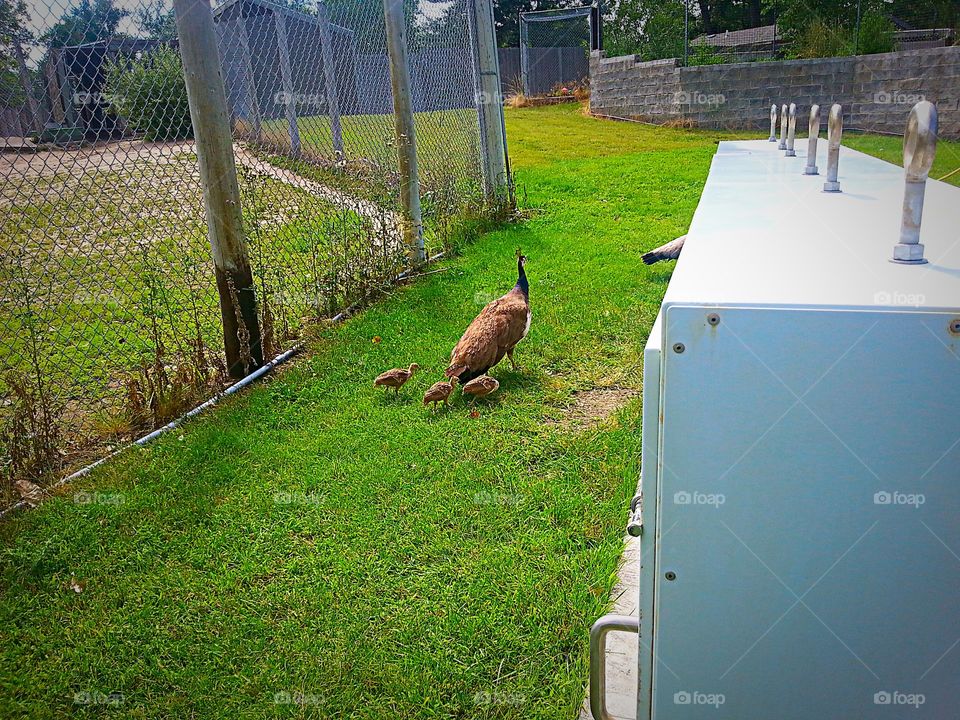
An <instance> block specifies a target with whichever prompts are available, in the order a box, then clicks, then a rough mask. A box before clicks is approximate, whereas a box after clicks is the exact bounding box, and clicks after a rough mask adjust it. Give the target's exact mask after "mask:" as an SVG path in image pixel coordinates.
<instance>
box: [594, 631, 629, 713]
mask: <svg viewBox="0 0 960 720" xmlns="http://www.w3.org/2000/svg"><path fill="white" fill-rule="evenodd" d="M613 631H619V632H632V633H638V634H639V633H640V619H639V618H635V617H632V616H630V615H604V616H603V617H602V618H600V619H599V620H597V621H596V622H595V623H594V624H593V627H592V628H590V714H591V715H593V718H594V720H613V717H612V716H611V715H610V713H608V712H607V634H608V633H610V632H613Z"/></svg>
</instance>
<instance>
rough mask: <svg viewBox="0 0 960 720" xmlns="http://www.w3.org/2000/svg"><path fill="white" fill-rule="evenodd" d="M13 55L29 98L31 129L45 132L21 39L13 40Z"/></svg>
mask: <svg viewBox="0 0 960 720" xmlns="http://www.w3.org/2000/svg"><path fill="white" fill-rule="evenodd" d="M13 55H14V57H15V58H16V61H17V71H18V73H19V75H20V84H21V85H22V86H23V92H24V93H25V94H26V96H27V108H28V109H29V110H30V122H31V124H32V125H33V127H32V128H31V129H32V130H33V131H34V132H36V133H41V132H43V118H42V117H40V106H39V105H38V104H37V98H36V97H34V94H33V81H32V80H31V79H30V71H29V70H28V69H27V59H26V57H25V56H24V53H23V46H22V45H20V39H19V38H14V39H13Z"/></svg>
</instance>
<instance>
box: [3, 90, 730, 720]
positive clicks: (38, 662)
mask: <svg viewBox="0 0 960 720" xmlns="http://www.w3.org/2000/svg"><path fill="white" fill-rule="evenodd" d="M507 122H508V134H509V137H510V146H511V155H512V160H513V166H514V169H515V171H516V176H517V181H518V183H519V184H520V186H521V187H522V188H523V192H525V194H526V197H527V203H528V205H529V206H530V207H532V208H533V210H532V212H530V214H529V218H528V219H527V220H526V221H524V222H521V223H518V224H515V225H512V226H508V227H504V228H502V229H499V230H497V231H495V232H492V233H489V234H487V235H485V236H483V237H482V238H481V239H480V240H479V241H478V242H477V243H475V244H473V245H471V246H469V247H467V248H466V249H465V251H464V253H463V255H462V256H460V257H458V258H456V259H454V260H451V261H448V262H445V263H444V264H443V265H442V266H441V267H440V268H438V269H440V270H442V272H438V273H436V274H432V275H429V276H427V277H424V278H421V279H420V280H419V281H417V282H416V283H414V284H412V285H409V286H407V287H405V288H403V289H401V290H398V291H397V292H395V293H394V294H393V295H391V296H390V297H388V298H387V299H385V300H384V301H383V302H380V303H379V304H377V305H375V306H373V307H371V308H370V309H368V310H366V311H365V312H363V313H362V314H361V315H359V316H357V317H355V318H353V319H351V320H350V321H348V322H347V323H345V324H344V325H342V326H339V327H337V328H330V329H327V330H325V331H324V332H322V333H321V334H320V336H319V337H318V338H317V340H316V344H315V347H314V348H313V350H312V352H311V353H310V354H309V356H307V357H304V358H303V359H301V360H300V361H298V362H297V363H296V365H295V366H294V367H292V368H290V369H288V370H286V371H285V372H283V373H281V374H279V375H278V376H276V377H274V378H273V379H271V380H270V381H269V382H266V383H263V384H261V385H259V386H257V387H256V388H254V389H253V390H251V391H249V392H246V393H244V394H243V395H242V396H241V397H238V398H234V399H232V400H230V401H228V402H226V403H225V404H224V406H223V407H222V408H221V409H220V410H218V411H217V412H215V413H211V414H209V415H207V416H205V417H203V418H201V419H199V420H197V421H194V422H191V423H189V424H188V425H187V426H186V427H185V428H183V429H182V430H180V431H178V432H175V433H172V434H168V435H166V436H165V437H164V438H163V439H161V440H160V441H158V442H156V443H155V444H153V445H151V446H150V447H148V448H145V449H140V450H136V451H130V452H128V453H126V454H125V455H123V456H121V457H120V458H118V459H116V460H114V461H111V462H110V463H108V464H107V465H106V466H105V467H103V468H101V469H100V470H98V471H97V472H95V473H94V474H93V475H92V476H90V477H88V478H86V479H84V480H82V481H80V482H78V483H75V484H74V486H73V487H71V488H70V489H68V490H66V491H65V492H64V494H63V496H62V497H60V498H55V499H52V500H50V501H48V502H46V503H45V504H44V505H42V506H41V507H40V508H39V509H37V510H34V511H31V512H28V513H21V514H18V515H16V516H15V517H13V518H11V519H9V520H7V521H5V522H3V523H0V716H2V717H4V718H16V717H30V718H50V717H67V716H70V717H75V716H79V717H88V716H90V717H92V716H95V715H102V714H104V713H108V712H113V713H116V714H117V715H122V716H124V717H138V718H168V717H192V718H238V717H251V718H260V717H324V718H326V717H345V718H389V719H392V718H404V719H405V720H407V719H411V718H438V719H439V718H488V717H489V718H511V719H512V718H516V719H518V720H519V719H520V718H523V719H524V720H528V719H531V718H550V719H554V718H572V717H574V716H575V713H576V711H577V708H578V706H579V705H580V703H581V701H582V698H583V688H584V684H585V682H586V676H587V672H586V664H587V636H588V629H589V627H590V624H591V623H592V622H593V621H594V620H595V619H596V618H597V617H598V616H599V615H600V614H602V613H603V612H604V610H605V608H606V607H607V597H608V593H609V590H610V588H611V586H612V582H613V578H614V573H615V570H616V564H617V557H618V555H619V553H620V550H621V547H622V540H621V539H622V535H623V528H624V522H625V510H626V507H627V502H628V499H629V498H630V496H631V494H632V492H633V490H634V487H635V485H636V481H637V475H638V472H639V457H640V440H639V425H640V420H639V418H640V401H639V400H633V401H631V402H630V403H628V404H627V405H626V406H624V407H623V408H621V409H620V411H619V412H618V413H617V414H616V415H615V416H614V417H612V418H607V419H605V420H603V421H601V422H600V423H599V424H598V425H595V426H591V427H588V428H586V429H582V428H576V427H571V426H568V425H567V424H565V423H564V422H563V420H564V417H565V413H566V412H567V410H568V409H569V408H570V407H571V406H572V405H574V404H575V402H576V392H577V391H578V390H584V389H590V388H597V387H622V388H631V389H637V388H639V387H640V384H641V369H642V368H641V357H642V355H641V352H642V348H643V345H644V342H645V340H646V336H647V334H648V332H649V329H650V326H651V324H652V322H653V319H654V317H655V313H656V310H657V307H658V305H659V302H660V300H661V297H662V294H663V292H664V289H665V287H666V283H667V281H668V279H669V275H670V272H671V268H670V267H662V266H655V267H652V268H648V267H645V266H644V265H643V264H642V263H641V262H640V259H639V258H640V255H641V254H642V253H643V252H644V251H645V250H648V249H650V248H652V247H654V246H656V245H658V244H660V243H662V242H664V241H666V240H669V239H671V238H673V237H676V236H677V235H679V234H681V233H683V232H684V231H685V230H686V228H687V226H688V223H689V222H690V219H691V217H692V215H693V212H694V209H695V208H696V205H697V202H698V199H699V195H700V192H701V189H702V186H703V183H704V180H705V178H706V175H707V170H708V168H709V164H710V160H711V157H712V156H713V154H714V151H715V142H716V140H717V138H718V137H720V135H718V134H717V133H711V132H699V131H698V132H690V131H679V130H665V129H655V128H651V127H648V126H644V125H636V124H628V123H613V122H606V121H602V120H594V119H588V118H585V117H583V116H582V115H581V114H580V113H579V112H578V110H577V109H575V108H571V107H570V106H552V107H543V108H536V109H526V110H516V111H509V112H508V116H507ZM517 247H521V248H522V249H523V251H524V253H525V254H526V255H527V256H528V257H529V259H530V260H529V264H528V268H527V269H528V274H529V276H530V281H531V303H532V306H533V314H534V319H533V326H532V329H531V332H530V336H529V337H528V338H527V339H526V340H525V341H524V342H523V343H522V344H521V345H520V347H519V348H518V351H517V359H518V361H519V362H520V364H521V370H520V371H518V372H514V371H512V370H510V369H509V366H508V365H506V366H502V367H499V368H497V369H496V370H495V371H494V372H493V374H494V375H495V376H496V377H498V378H499V380H500V382H501V389H500V391H499V393H498V394H497V395H496V396H494V397H493V398H492V399H491V400H490V401H489V402H483V401H481V402H480V403H478V408H479V417H477V418H471V417H470V415H469V411H468V406H467V405H465V404H464V402H463V401H462V400H461V399H460V398H459V396H458V398H457V399H456V400H455V401H454V402H453V404H452V407H451V408H450V409H449V410H447V411H441V412H439V413H436V414H433V413H431V412H429V411H427V410H425V409H424V408H422V407H421V406H420V402H419V397H420V394H421V393H422V392H423V390H424V389H425V388H426V386H427V385H428V384H429V383H431V382H433V381H434V380H436V379H438V378H439V377H440V375H441V372H442V370H443V368H444V367H445V365H446V359H447V357H448V354H449V351H450V348H451V347H452V346H453V344H454V343H455V342H456V340H457V339H458V337H459V335H460V333H461V332H462V330H463V328H464V327H465V326H466V324H467V323H468V322H469V321H470V319H471V318H472V317H473V316H474V315H475V314H476V313H477V312H478V311H479V310H480V308H481V307H482V304H483V303H484V302H486V301H487V300H488V299H489V298H490V297H491V296H495V295H497V294H499V293H501V292H503V291H505V290H507V289H508V288H509V287H510V286H511V285H512V284H513V282H514V278H515V261H514V251H515V249H516V248H517ZM409 362H418V363H419V364H420V365H421V366H422V367H423V368H424V370H423V372H422V374H421V375H419V376H417V377H415V378H414V380H412V381H411V383H410V384H409V385H408V387H407V388H405V389H404V390H403V392H402V393H401V395H400V397H399V398H397V399H394V398H391V397H385V396H383V395H382V394H381V393H380V392H377V391H375V390H374V388H372V387H371V380H372V378H373V377H374V376H375V375H376V374H377V373H378V372H379V371H381V370H383V369H385V368H388V367H392V366H396V365H400V364H405V363H409ZM81 490H83V491H89V492H93V493H99V495H96V496H94V499H97V500H100V502H94V503H76V502H73V501H72V493H74V492H77V491H81ZM117 500H122V503H118V502H115V501H117ZM73 584H76V585H77V587H82V592H79V593H78V592H75V591H74V590H73V589H72V588H71V585H73ZM112 692H115V693H121V694H122V698H123V700H122V705H121V706H120V707H119V708H109V707H102V706H96V705H85V704H77V703H75V702H74V697H75V694H76V693H100V694H102V695H103V696H105V695H108V694H109V693H112ZM278 693H280V695H279V696H278V695H277V694H278ZM283 693H291V694H294V695H296V694H297V693H299V694H301V699H302V700H304V701H305V703H306V704H302V705H297V704H278V703H276V702H275V700H276V699H277V698H279V699H285V698H286V697H287V696H286V695H283ZM80 697H81V699H82V698H84V697H88V696H83V695H81V696H80ZM486 700H490V702H485V701H486Z"/></svg>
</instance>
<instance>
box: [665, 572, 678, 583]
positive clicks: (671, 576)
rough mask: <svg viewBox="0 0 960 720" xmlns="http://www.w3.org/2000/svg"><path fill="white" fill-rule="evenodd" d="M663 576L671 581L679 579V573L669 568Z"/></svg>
mask: <svg viewBox="0 0 960 720" xmlns="http://www.w3.org/2000/svg"><path fill="white" fill-rule="evenodd" d="M663 576H664V577H665V578H666V579H667V580H669V581H671V582H673V581H674V580H676V579H677V574H676V573H675V572H674V571H673V570H667V572H665V573H664V574H663Z"/></svg>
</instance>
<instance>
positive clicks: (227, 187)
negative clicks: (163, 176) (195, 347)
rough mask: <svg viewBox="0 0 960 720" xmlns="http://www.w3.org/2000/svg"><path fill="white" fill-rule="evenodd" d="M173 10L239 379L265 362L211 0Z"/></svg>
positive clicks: (226, 330)
mask: <svg viewBox="0 0 960 720" xmlns="http://www.w3.org/2000/svg"><path fill="white" fill-rule="evenodd" d="M173 7H174V12H175V13H176V19H177V35H178V37H179V38H180V55H181V57H182V59H183V75H184V78H185V80H186V85H187V98H188V100H189V104H190V118H191V120H192V121H193V131H194V138H195V141H196V151H197V157H198V158H199V161H200V181H201V184H202V185H203V199H204V204H205V206H206V214H207V237H208V238H209V240H210V251H211V254H212V255H213V264H214V271H215V273H216V278H217V291H218V292H219V294H220V313H221V315H222V316H223V344H224V348H225V350H226V357H227V368H228V371H229V372H230V375H231V377H234V378H242V377H244V376H245V375H246V374H247V373H249V372H250V371H252V370H254V369H255V368H257V367H260V366H261V365H263V347H262V346H261V342H260V324H259V321H258V318H257V300H256V293H255V290H254V283H253V272H252V271H251V268H250V260H249V258H248V257H247V248H246V240H245V238H244V234H243V217H242V214H241V208H240V187H239V185H238V183H237V169H236V165H235V164H234V157H233V137H232V136H231V133H230V113H229V110H228V108H227V94H226V90H225V88H224V84H223V75H222V74H221V73H222V71H221V65H220V54H219V52H218V50H217V35H216V30H215V28H214V24H213V13H212V12H211V9H210V5H209V3H207V2H203V1H201V2H197V0H174V2H173Z"/></svg>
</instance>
